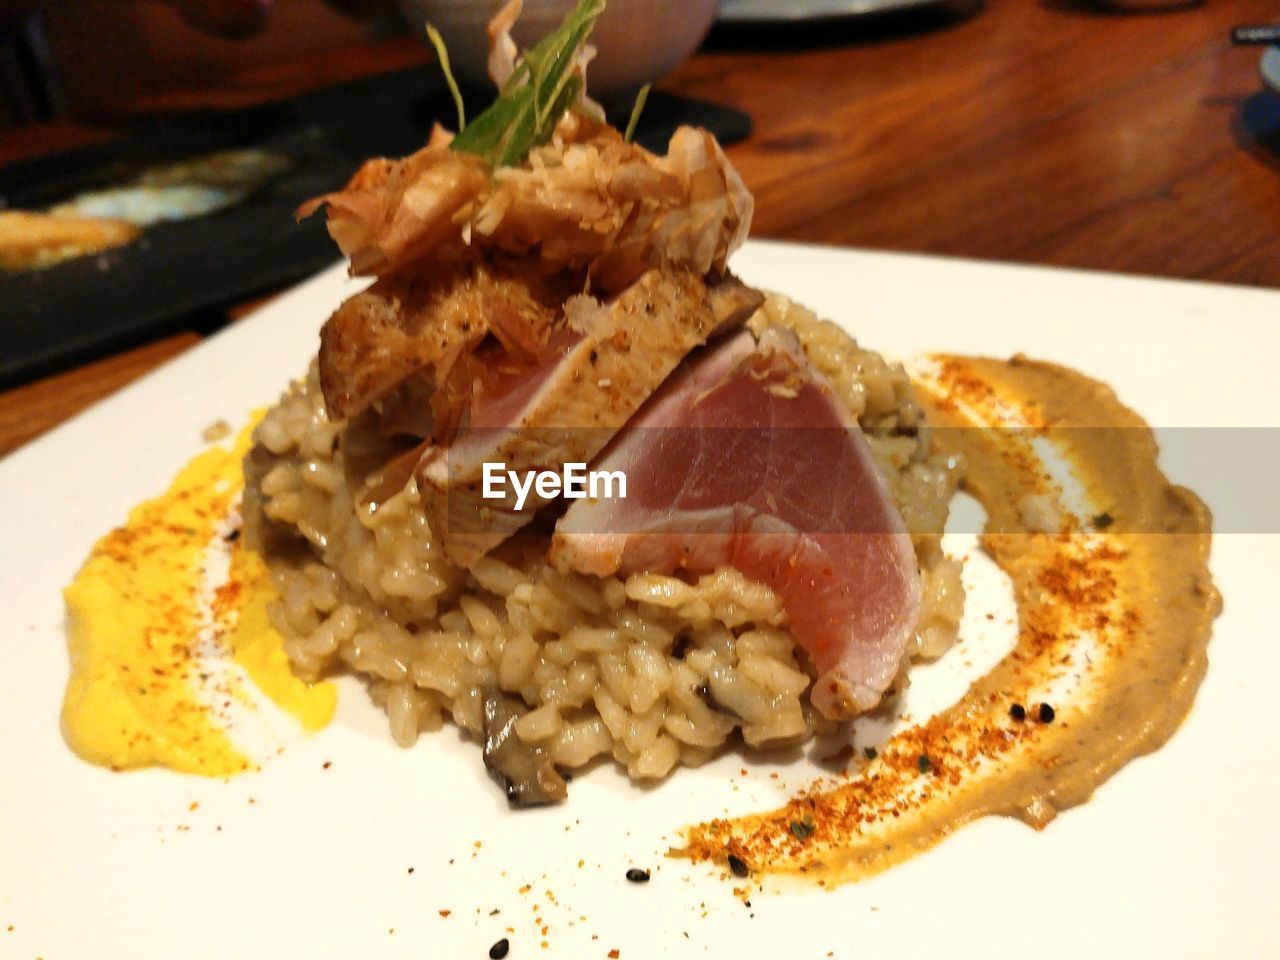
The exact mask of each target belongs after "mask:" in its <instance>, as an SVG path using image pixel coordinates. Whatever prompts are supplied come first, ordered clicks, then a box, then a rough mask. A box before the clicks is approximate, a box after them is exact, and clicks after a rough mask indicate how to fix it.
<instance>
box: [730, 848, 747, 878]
mask: <svg viewBox="0 0 1280 960" xmlns="http://www.w3.org/2000/svg"><path fill="white" fill-rule="evenodd" d="M729 872H730V873H732V874H733V875H734V876H735V877H745V876H747V875H748V874H750V873H751V869H750V868H749V867H748V866H747V861H745V860H743V859H742V858H741V857H739V856H735V855H734V854H732V853H731V854H729Z"/></svg>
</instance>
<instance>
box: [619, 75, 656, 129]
mask: <svg viewBox="0 0 1280 960" xmlns="http://www.w3.org/2000/svg"><path fill="white" fill-rule="evenodd" d="M652 86H653V84H651V83H646V84H645V85H644V86H643V87H641V88H640V92H639V93H637V94H636V102H635V103H634V104H633V105H632V107H631V119H629V120H628V121H627V132H626V133H624V134H623V135H622V140H623V142H624V143H630V142H631V138H632V137H634V136H635V135H636V124H638V123H639V122H640V114H642V113H643V112H644V105H645V101H647V100H648V99H649V88H650V87H652Z"/></svg>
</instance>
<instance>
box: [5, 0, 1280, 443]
mask: <svg viewBox="0 0 1280 960" xmlns="http://www.w3.org/2000/svg"><path fill="white" fill-rule="evenodd" d="M1274 13H1275V9H1274V3H1272V2H1271V0H1209V2H1208V4H1207V5H1206V6H1202V7H1196V8H1192V9H1188V10H1183V11H1178V12H1171V13H1163V14H1146V15H1131V16H1121V15H1112V14H1105V13H1100V12H1094V11H1091V10H1088V9H1086V8H1079V7H1073V6H1065V5H1062V4H1061V3H1060V2H1059V0H1048V2H1034V0H994V2H993V3H991V4H990V6H989V7H987V8H986V9H981V10H979V11H977V12H976V13H974V14H972V15H970V16H968V17H952V18H941V19H938V18H932V19H926V20H924V21H921V20H919V19H916V18H910V19H907V20H896V21H890V22H888V23H882V24H879V25H873V26H870V27H869V26H868V25H866V24H864V23H856V22H850V23H848V24H846V25H843V26H842V25H831V24H828V25H825V26H823V27H822V28H821V29H819V30H816V31H815V30H810V31H800V32H797V33H795V34H790V33H784V34H783V35H782V36H781V37H780V38H779V36H778V33H777V31H770V32H767V33H765V34H758V33H757V34H750V35H746V36H742V35H729V36H727V37H726V36H723V35H721V34H717V35H716V36H714V37H713V42H712V44H711V45H710V47H709V49H707V50H705V51H703V52H702V53H700V54H698V55H697V56H695V57H694V58H693V59H692V60H690V61H689V62H687V63H686V64H684V65H683V66H682V67H680V68H679V69H678V70H677V71H676V72H675V73H674V74H673V75H672V76H671V77H669V78H668V79H667V80H666V81H665V82H664V83H663V84H662V86H663V88H665V89H669V90H671V91H674V92H677V93H683V94H689V95H692V96H698V97H702V98H705V99H709V100H713V101H718V102H721V103H726V104H731V105H733V106H736V107H739V108H741V109H743V110H746V111H747V112H749V113H750V114H751V116H752V119H753V120H754V123H755V133H754V135H753V136H752V137H751V139H750V140H749V141H747V142H745V143H741V144H737V145H735V146H733V147H731V148H730V150H729V154H730V157H731V158H732V160H733V162H734V163H735V164H736V165H737V167H738V169H739V170H740V171H741V173H742V175H743V177H744V178H745V180H746V182H747V185H748V186H749V187H750V188H751V189H752V190H753V191H754V192H755V195H756V209H757V214H756V222H755V233H756V234H757V235H758V236H765V237H777V238H786V239H795V240H808V241H816V242H822V243H836V244H848V245H855V246H864V247H879V248H887V249H893V250H911V251H919V252H925V253H941V254H954V255H961V256H970V257H987V258H994V259H999V260H1013V261H1021V262H1027V263H1047V264H1058V265H1062V266H1072V267H1087V268H1095V269H1102V270H1118V271H1125V272H1132V273H1142V274H1155V275H1159V276H1166V277H1182V278H1188V279H1199V280H1216V281H1226V282H1232V283H1248V284H1259V285H1266V286H1280V98H1271V97H1269V95H1263V94H1261V93H1260V90H1261V87H1260V83H1259V80H1258V76H1257V62H1258V56H1259V51H1258V49H1257V48H1252V49H1233V48H1232V47H1231V46H1230V45H1229V43H1228V41H1227V36H1228V32H1229V30H1230V27H1231V26H1232V25H1234V24H1237V23H1250V22H1265V21H1267V19H1268V18H1270V17H1273V16H1274ZM765 41H769V42H771V43H773V44H775V45H774V46H773V47H769V46H767V45H765ZM779 42H781V43H784V44H786V46H777V45H776V44H777V43H779ZM411 62H425V54H424V53H423V51H422V50H421V49H420V48H419V47H418V46H417V45H416V44H415V43H414V41H411V40H409V39H400V40H392V41H384V42H382V43H381V44H378V45H370V46H369V47H368V49H367V50H361V51H353V52H352V53H351V54H350V55H347V56H344V57H340V58H329V59H328V61H327V63H326V64H324V65H319V64H297V65H295V68H294V69H292V70H289V69H276V70H273V71H272V72H271V74H270V76H269V77H264V78H259V79H261V82H262V92H263V95H264V96H284V95H287V94H289V93H293V92H297V90H298V89H300V88H302V87H305V86H307V85H308V84H314V83H315V82H316V81H317V79H323V80H328V81H334V80H337V79H339V78H340V76H354V75H357V74H360V73H368V72H370V71H371V70H372V69H375V67H377V66H381V67H382V68H383V69H385V68H386V66H388V65H394V66H400V65H404V64H405V63H411ZM251 79H252V78H251ZM243 89H244V84H243V83H241V84H238V90H239V94H240V95H243ZM104 135H107V134H105V133H104V132H103V131H102V130H98V129H94V128H92V127H86V126H81V125H76V124H70V123H58V124H52V125H47V126H44V127H35V128H26V129H23V130H18V131H16V132H14V131H5V132H4V134H3V135H0V163H3V162H6V161H9V160H13V159H17V158H19V157H23V156H32V155H38V154H39V153H41V152H46V151H49V150H56V149H65V148H67V147H70V146H74V145H78V144H81V143H85V142H88V141H90V140H93V139H98V138H101V137H103V136H104ZM246 308H247V305H243V304H240V305H236V306H235V307H233V308H231V309H230V310H229V311H228V314H229V315H230V316H236V315H240V314H242V313H243V312H245V310H246ZM1277 321H1278V322H1280V317H1278V318H1277ZM201 337H202V334H201V333H199V332H196V331H195V330H192V331H189V332H184V333H179V334H177V335H174V336H170V337H167V338H164V339H161V340H158V341H156V342H154V343H151V344H149V345H146V346H143V347H140V348H138V349H134V350H131V351H128V352H125V353H121V354H119V355H117V356H114V357H111V358H109V359H106V360H102V361H99V362H97V363H92V364H88V365H86V366H83V367H81V368H78V369H75V370H72V371H69V372H66V373H63V374H60V375H57V376H53V377H49V378H47V379H44V380H41V381H38V382H35V383H31V384H28V385H26V386H22V387H19V388H16V389H13V390H10V391H8V392H6V393H3V394H0V453H3V452H7V451H9V450H11V449H13V448H14V447H16V446H18V445H20V444H22V443H24V442H26V441H27V440H29V439H31V438H32V437H34V436H37V435H39V434H40V433H43V432H44V431H46V430H48V429H49V428H50V427H52V426H54V425H55V424H57V423H59V422H61V421H62V420H64V419H66V418H67V417H69V416H71V415H72V414H74V413H75V412H77V411H78V410H80V409H82V408H84V407H85V406H87V405H89V404H90V403H92V402H94V401H95V400H97V399H99V398H101V397H102V396H105V395H106V394H108V393H110V392H112V391H114V390H116V389H118V388H119V387H121V386H123V385H124V384H126V383H129V382H130V381H132V380H134V379H136V378H137V377H139V376H141V375H142V374H143V373H145V372H146V371H148V370H150V369H152V368H153V367H155V366H157V365H159V364H161V363H163V362H164V361H166V360H168V359H169V358H171V357H173V356H174V355H176V354H178V353H181V352H182V351H183V350H186V349H187V348H189V347H190V346H192V345H193V344H195V343H198V342H199V341H200V339H201Z"/></svg>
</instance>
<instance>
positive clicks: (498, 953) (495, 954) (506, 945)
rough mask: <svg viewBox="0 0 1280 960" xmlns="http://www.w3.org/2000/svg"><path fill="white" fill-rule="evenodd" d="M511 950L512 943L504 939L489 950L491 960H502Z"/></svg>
mask: <svg viewBox="0 0 1280 960" xmlns="http://www.w3.org/2000/svg"><path fill="white" fill-rule="evenodd" d="M510 950H511V941H510V940H508V939H507V938H506V937H503V938H502V939H501V940H499V941H498V942H497V943H495V944H494V945H493V946H492V947H490V948H489V960H502V958H503V957H505V956H506V955H507V954H508V953H509V952H510Z"/></svg>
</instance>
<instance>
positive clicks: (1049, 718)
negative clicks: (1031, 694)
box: [1040, 703, 1053, 723]
mask: <svg viewBox="0 0 1280 960" xmlns="http://www.w3.org/2000/svg"><path fill="white" fill-rule="evenodd" d="M1040 722H1041V723H1053V707H1051V706H1049V705H1048V704H1047V703H1042V704H1040Z"/></svg>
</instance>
